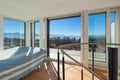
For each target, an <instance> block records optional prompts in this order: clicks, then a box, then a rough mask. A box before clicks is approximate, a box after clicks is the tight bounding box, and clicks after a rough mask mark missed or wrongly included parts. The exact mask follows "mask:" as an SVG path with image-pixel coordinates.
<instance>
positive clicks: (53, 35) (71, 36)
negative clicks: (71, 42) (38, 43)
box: [50, 34, 80, 39]
mask: <svg viewBox="0 0 120 80" xmlns="http://www.w3.org/2000/svg"><path fill="white" fill-rule="evenodd" d="M53 37H60V38H61V39H62V38H64V37H69V38H70V39H72V38H75V39H80V36H79V35H64V34H50V38H53Z"/></svg>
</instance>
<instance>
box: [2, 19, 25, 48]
mask: <svg viewBox="0 0 120 80" xmlns="http://www.w3.org/2000/svg"><path fill="white" fill-rule="evenodd" d="M24 29H25V24H24V22H22V21H17V20H12V19H7V18H4V49H8V48H12V47H16V46H23V45H24V44H25V30H24Z"/></svg>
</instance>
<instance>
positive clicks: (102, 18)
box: [88, 13, 106, 62]
mask: <svg viewBox="0 0 120 80" xmlns="http://www.w3.org/2000/svg"><path fill="white" fill-rule="evenodd" d="M88 37H89V43H95V45H89V60H91V58H92V49H91V48H92V47H94V51H95V54H94V58H95V61H102V62H105V61H106V45H105V44H106V13H98V14H90V15H89V16H88Z"/></svg>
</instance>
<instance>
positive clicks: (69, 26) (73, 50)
mask: <svg viewBox="0 0 120 80" xmlns="http://www.w3.org/2000/svg"><path fill="white" fill-rule="evenodd" d="M80 22H81V17H72V18H63V19H56V20H50V21H49V23H50V24H49V26H50V34H49V35H50V39H49V40H50V41H49V47H50V57H51V58H57V46H63V45H67V46H66V47H62V49H64V50H66V52H67V53H68V54H69V55H70V56H72V57H74V58H75V59H76V60H78V61H80V45H73V46H68V45H69V44H75V43H80V40H81V38H80V35H81V34H80V24H81V23H80ZM65 59H67V60H69V58H67V57H66V58H65Z"/></svg>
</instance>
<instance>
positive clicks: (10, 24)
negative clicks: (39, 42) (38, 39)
mask: <svg viewBox="0 0 120 80" xmlns="http://www.w3.org/2000/svg"><path fill="white" fill-rule="evenodd" d="M105 18H106V14H105V13H100V14H94V15H89V17H88V29H89V30H88V34H89V35H105V32H106V19H105ZM114 19H115V13H111V14H110V22H111V23H112V22H113V21H114ZM35 26H36V27H35V31H36V33H37V34H39V30H40V29H39V28H40V27H39V26H40V22H36V23H35ZM15 32H19V33H24V22H21V21H16V20H11V19H7V18H4V33H15ZM50 34H64V35H77V36H80V35H81V17H80V16H78V17H72V18H64V19H57V20H50Z"/></svg>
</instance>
